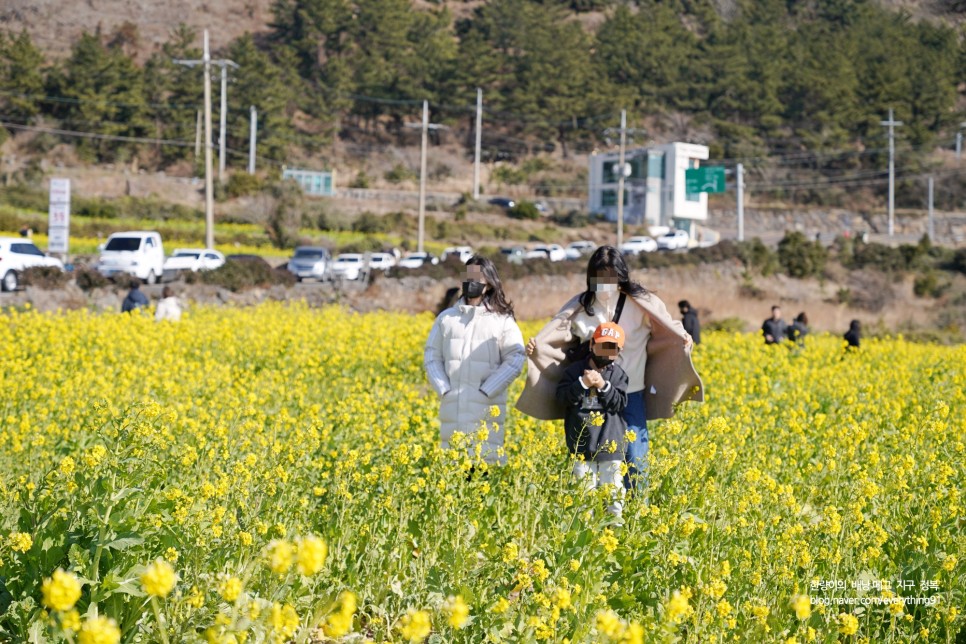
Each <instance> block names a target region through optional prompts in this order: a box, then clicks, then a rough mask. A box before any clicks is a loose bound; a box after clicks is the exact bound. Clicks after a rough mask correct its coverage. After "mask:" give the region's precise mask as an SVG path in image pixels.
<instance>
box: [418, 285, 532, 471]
mask: <svg viewBox="0 0 966 644" xmlns="http://www.w3.org/2000/svg"><path fill="white" fill-rule="evenodd" d="M525 360H526V356H525V354H524V350H523V335H522V334H521V333H520V328H519V327H518V326H517V323H516V322H515V321H514V320H513V318H512V317H510V316H508V315H503V314H500V313H494V312H491V311H488V310H486V309H485V308H484V307H482V306H470V305H468V304H466V303H465V302H464V301H463V300H462V299H461V300H460V301H459V302H458V303H457V305H456V306H454V307H452V308H449V309H446V310H445V311H443V312H442V313H440V314H439V316H438V317H437V318H436V322H435V323H434V324H433V329H432V330H431V331H430V333H429V338H428V339H427V340H426V350H425V352H424V354H423V366H424V367H425V368H426V374H427V376H428V377H429V382H430V384H431V385H432V386H433V389H435V390H436V393H437V394H438V395H439V396H440V404H439V425H440V427H439V429H440V439H441V441H442V444H443V447H444V448H448V447H449V443H450V439H451V438H452V437H453V433H454V432H457V431H459V432H462V433H464V434H467V435H469V434H474V433H475V432H476V431H477V430H478V429H479V428H480V421H486V423H487V425H488V426H489V427H490V435H489V438H488V439H487V440H486V441H485V443H484V444H481V445H480V447H481V448H482V455H483V458H484V459H485V460H486V461H487V462H488V463H503V462H505V461H506V459H505V457H504V456H503V455H502V454H500V453H498V451H499V450H500V448H502V447H503V444H504V432H503V421H504V419H505V418H506V400H507V387H509V386H510V383H511V382H513V380H514V379H516V377H517V376H519V375H520V372H521V371H522V370H523V363H524V362H525ZM494 405H496V406H497V407H498V408H499V410H500V415H499V416H498V417H492V416H491V415H490V408H491V407H493V406H494ZM494 422H495V423H497V424H498V425H499V430H498V431H494V430H493V423H494ZM472 452H475V449H474V450H472Z"/></svg>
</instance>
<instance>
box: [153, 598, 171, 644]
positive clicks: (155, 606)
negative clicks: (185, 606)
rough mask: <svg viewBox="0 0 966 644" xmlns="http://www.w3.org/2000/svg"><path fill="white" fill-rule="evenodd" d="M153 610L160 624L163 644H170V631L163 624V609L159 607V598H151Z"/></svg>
mask: <svg viewBox="0 0 966 644" xmlns="http://www.w3.org/2000/svg"><path fill="white" fill-rule="evenodd" d="M151 609H152V610H154V619H155V620H156V621H157V622H158V634H160V635H161V641H162V642H163V644H168V629H167V628H165V626H164V624H162V623H161V608H160V607H159V606H158V598H157V597H155V596H154V595H152V596H151Z"/></svg>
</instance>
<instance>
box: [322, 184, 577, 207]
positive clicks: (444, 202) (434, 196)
mask: <svg viewBox="0 0 966 644" xmlns="http://www.w3.org/2000/svg"><path fill="white" fill-rule="evenodd" d="M335 196H336V197H339V198H341V199H356V200H359V201H392V202H397V203H412V204H415V205H418V204H419V193H418V192H416V191H412V190H375V189H370V188H342V189H340V190H336V193H335ZM461 197H462V193H459V192H427V193H426V205H427V206H429V207H439V206H455V205H456V203H457V202H459V200H460V198H461ZM511 198H512V199H515V200H518V201H532V202H534V203H536V202H541V201H542V202H544V203H546V204H547V205H548V206H549V207H550V208H551V209H552V210H557V211H568V210H580V209H582V208H584V206H585V205H586V204H585V202H584V200H583V199H578V198H573V197H536V196H533V195H525V196H522V197H511ZM481 199H482V200H486V199H487V197H481Z"/></svg>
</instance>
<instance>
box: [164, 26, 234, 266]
mask: <svg viewBox="0 0 966 644" xmlns="http://www.w3.org/2000/svg"><path fill="white" fill-rule="evenodd" d="M173 62H174V63H175V64H176V65H184V66H186V67H195V66H197V65H202V66H203V67H204V71H205V73H204V85H205V246H206V247H207V248H212V247H213V246H214V245H215V192H214V186H213V185H212V177H211V174H212V170H211V165H212V160H211V66H212V65H220V66H221V132H220V136H221V157H220V160H219V163H218V170H219V173H218V180H219V181H224V178H225V177H224V174H225V121H226V114H227V111H228V110H227V102H228V99H227V92H228V77H227V72H226V71H225V70H226V68H227V67H233V68H235V69H237V68H238V65H237V64H236V63H234V62H232V61H230V60H224V59H222V60H212V59H211V52H210V50H209V48H208V30H207V29H205V46H204V54H203V55H202V57H201V60H184V59H175V60H174V61H173Z"/></svg>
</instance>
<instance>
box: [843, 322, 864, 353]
mask: <svg viewBox="0 0 966 644" xmlns="http://www.w3.org/2000/svg"><path fill="white" fill-rule="evenodd" d="M861 339H862V323H861V322H859V321H858V320H852V321H851V322H849V330H848V331H846V332H845V341H846V342H848V345H847V346H846V347H845V348H846V349H848V350H853V351H854V350H855V349H858V348H859V340H861Z"/></svg>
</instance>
